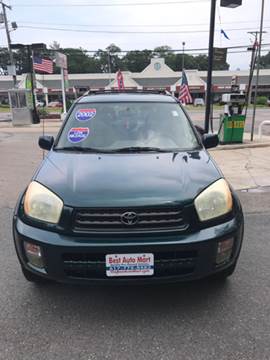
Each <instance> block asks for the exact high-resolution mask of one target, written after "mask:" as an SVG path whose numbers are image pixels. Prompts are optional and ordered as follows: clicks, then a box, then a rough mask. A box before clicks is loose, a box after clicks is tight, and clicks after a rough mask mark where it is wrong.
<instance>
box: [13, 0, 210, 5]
mask: <svg viewBox="0 0 270 360" xmlns="http://www.w3.org/2000/svg"><path fill="white" fill-rule="evenodd" d="M209 1H210V0H178V1H161V2H145V3H138V2H134V3H113V4H111V3H101V4H98V3H79V4H76V3H63V4H48V3H46V4H45V3H44V4H40V3H35V4H15V5H13V6H14V7H117V6H119V7H122V6H123V7H128V6H157V5H166V6H167V5H182V4H192V3H202V2H209Z"/></svg>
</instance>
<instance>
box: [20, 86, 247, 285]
mask: <svg viewBox="0 0 270 360" xmlns="http://www.w3.org/2000/svg"><path fill="white" fill-rule="evenodd" d="M217 144H218V138H217V135H214V134H205V135H199V133H198V132H197V131H196V129H195V127H194V126H193V124H192V122H191V121H190V119H189V116H188V114H187V113H186V111H185V110H184V108H183V107H182V106H181V104H180V103H179V101H178V100H177V99H175V98H174V97H172V96H169V95H168V94H166V93H163V94H162V93H146V92H143V91H141V92H133V93H132V92H130V93H129V92H127V91H122V92H121V91H119V92H117V93H115V92H113V91H111V92H108V93H106V92H103V93H102V92H96V93H90V94H89V95H86V96H84V97H82V98H80V99H79V100H77V101H76V102H75V103H74V104H73V106H72V108H71V109H70V111H69V113H68V115H67V117H66V119H65V121H64V123H63V125H62V127H61V129H60V131H59V134H58V136H57V137H56V139H54V138H53V137H52V136H42V137H40V139H39V146H40V147H41V148H42V149H45V150H47V151H48V152H47V153H46V156H45V159H44V160H43V162H42V163H41V165H40V167H39V168H38V170H37V171H36V173H35V174H34V176H33V178H32V180H31V182H30V183H29V185H28V186H27V188H26V189H25V190H24V191H23V192H22V194H21V196H20V198H19V200H18V203H17V206H16V209H15V212H14V220H13V234H14V240H15V247H16V251H17V254H18V258H19V261H20V264H21V267H22V271H23V274H24V275H25V277H26V279H28V280H29V281H34V282H46V281H52V280H54V281H59V282H66V283H91V282H97V283H107V282H108V283H124V282H128V283H155V282H173V281H183V280H192V279H199V278H203V277H207V276H210V275H215V276H216V277H219V278H226V277H227V276H229V275H231V274H232V273H233V271H234V269H235V266H236V263H237V260H238V257H239V253H240V248H241V243H242V238H243V214H242V209H241V205H240V202H239V200H238V197H237V195H236V194H235V192H234V191H233V189H232V188H231V186H230V184H228V182H227V181H226V179H224V176H223V175H222V173H221V171H220V170H219V169H218V167H217V165H216V164H215V162H214V161H213V159H212V158H211V156H210V155H209V153H208V151H207V150H206V149H207V148H210V147H214V146H216V145H217Z"/></svg>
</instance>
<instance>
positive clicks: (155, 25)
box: [17, 19, 270, 28]
mask: <svg viewBox="0 0 270 360" xmlns="http://www.w3.org/2000/svg"><path fill="white" fill-rule="evenodd" d="M265 21H267V22H269V21H270V19H269V20H265ZM17 22H20V24H34V25H36V24H39V25H48V26H51V25H52V26H78V27H104V28H106V27H113V28H114V27H116V28H121V27H138V28H139V27H142V28H152V27H153V28H155V27H168V28H170V27H190V26H207V25H208V23H199V24H198V23H196V24H151V25H149V24H147V25H142V24H141V25H139V24H126V25H123V24H122V25H115V24H104V25H102V24H96V25H95V24H70V23H47V22H40V21H24V20H21V21H20V20H17ZM250 23H253V24H255V23H256V24H257V23H258V22H257V21H231V22H225V23H223V25H229V24H250Z"/></svg>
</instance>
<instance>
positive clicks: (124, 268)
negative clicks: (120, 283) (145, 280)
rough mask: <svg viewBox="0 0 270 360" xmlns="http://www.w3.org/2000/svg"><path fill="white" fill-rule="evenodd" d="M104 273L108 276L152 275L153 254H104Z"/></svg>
mask: <svg viewBox="0 0 270 360" xmlns="http://www.w3.org/2000/svg"><path fill="white" fill-rule="evenodd" d="M106 275H107V276H110V277H113V276H151V275H154V254H109V255H106Z"/></svg>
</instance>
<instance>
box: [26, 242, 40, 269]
mask: <svg viewBox="0 0 270 360" xmlns="http://www.w3.org/2000/svg"><path fill="white" fill-rule="evenodd" d="M24 250H25V254H26V257H27V259H28V261H29V263H30V264H31V265H33V266H36V267H38V268H40V269H43V268H44V262H43V258H42V254H41V248H40V246H38V245H35V244H32V243H29V242H26V241H25V242H24Z"/></svg>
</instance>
